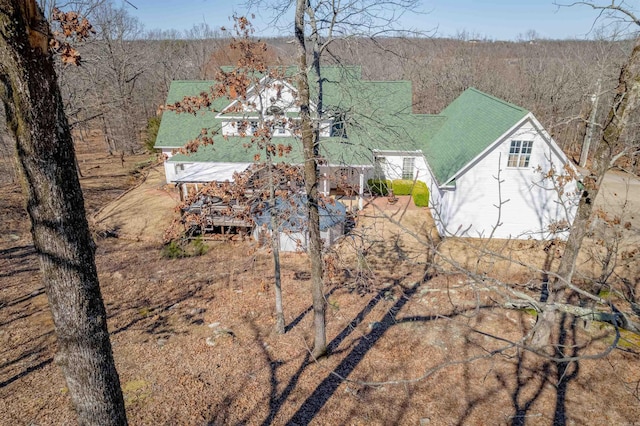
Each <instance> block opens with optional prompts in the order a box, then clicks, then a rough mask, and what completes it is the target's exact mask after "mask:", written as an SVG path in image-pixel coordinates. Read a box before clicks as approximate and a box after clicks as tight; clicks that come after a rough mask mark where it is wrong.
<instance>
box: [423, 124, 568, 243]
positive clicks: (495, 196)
mask: <svg viewBox="0 0 640 426" xmlns="http://www.w3.org/2000/svg"><path fill="white" fill-rule="evenodd" d="M536 124H537V122H536ZM545 136H546V135H543V134H542V133H540V132H538V131H537V130H536V127H535V126H534V122H533V121H532V120H527V121H525V122H524V123H523V124H522V125H521V126H520V127H519V128H517V129H516V130H515V131H513V132H511V133H510V134H508V135H505V136H504V137H503V138H501V139H500V141H499V143H498V144H497V145H494V147H493V148H492V149H491V150H490V151H488V152H486V153H485V155H483V156H481V158H479V159H476V161H475V162H474V163H472V164H471V165H470V166H469V167H467V168H466V170H464V171H463V172H462V173H461V174H459V175H458V177H457V179H456V181H455V189H454V190H451V191H444V192H443V193H442V195H443V197H442V200H441V202H440V203H439V206H437V209H438V210H439V211H438V212H437V213H438V214H439V216H440V217H441V219H442V222H443V224H445V225H446V230H445V229H441V233H443V234H444V235H451V234H455V235H463V236H468V237H479V236H483V237H488V236H490V235H491V234H492V232H493V237H495V238H519V239H523V238H537V239H544V238H547V237H548V236H549V233H548V229H549V225H550V224H551V223H553V222H555V221H557V220H559V219H567V220H568V221H569V222H572V220H573V215H574V213H575V205H574V204H573V203H570V202H568V201H567V202H564V203H563V202H561V201H560V200H559V197H558V193H557V191H555V190H554V189H553V184H552V183H551V182H550V181H549V180H544V181H543V180H542V174H541V173H540V172H539V171H536V169H537V168H538V166H539V167H540V168H541V169H542V170H544V171H548V170H549V169H550V168H551V164H552V163H553V165H554V166H555V169H556V170H558V171H562V166H563V165H564V164H565V162H566V158H565V157H564V155H563V154H560V153H559V152H556V151H559V149H557V146H556V145H555V143H554V142H552V141H550V139H549V140H547V138H546V137H545ZM512 140H532V141H533V148H532V152H531V158H530V161H529V165H528V167H522V168H513V167H507V160H508V157H509V147H510V144H511V141H512ZM554 148H556V149H557V150H555V149H554ZM498 177H499V179H500V183H499V182H498ZM569 190H570V191H574V190H575V183H570V184H569ZM435 198H436V197H434V196H432V200H434V201H435ZM565 206H566V207H568V211H567V210H566V209H565ZM434 217H435V215H434ZM494 228H495V230H494ZM442 231H445V232H442Z"/></svg>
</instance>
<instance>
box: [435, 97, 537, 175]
mask: <svg viewBox="0 0 640 426" xmlns="http://www.w3.org/2000/svg"><path fill="white" fill-rule="evenodd" d="M528 113H529V111H527V110H525V109H523V108H520V107H518V106H516V105H513V104H510V103H508V102H505V101H503V100H501V99H498V98H495V97H493V96H490V95H487V94H486V93H483V92H481V91H479V90H476V89H474V88H470V89H467V90H465V91H464V92H463V93H462V94H461V95H460V96H459V97H458V98H457V99H456V100H454V101H453V102H452V103H451V104H450V105H449V106H448V107H447V108H445V109H444V111H442V113H441V114H440V116H441V117H444V121H443V122H442V123H441V125H440V126H439V129H438V130H437V131H436V132H435V133H434V134H432V135H430V137H428V138H426V139H425V141H424V147H423V152H424V154H425V157H426V158H427V162H428V163H429V166H430V167H431V170H432V171H433V173H434V174H435V176H436V179H437V180H438V182H439V183H440V184H446V183H448V182H449V181H450V180H451V179H452V178H453V177H454V175H455V174H456V173H457V172H458V171H459V170H460V169H462V168H463V167H464V166H465V165H466V164H468V163H469V162H470V161H471V160H473V159H474V158H476V157H477V156H478V155H479V154H480V153H481V152H482V151H484V150H485V149H486V148H488V147H489V146H490V145H491V144H492V143H493V142H495V141H496V140H497V139H498V138H499V137H500V136H502V135H503V134H504V133H505V132H506V131H507V130H509V129H510V128H511V127H513V126H514V125H515V124H516V123H518V122H519V121H520V120H522V119H523V118H524V117H525V116H526V115H527V114H528Z"/></svg>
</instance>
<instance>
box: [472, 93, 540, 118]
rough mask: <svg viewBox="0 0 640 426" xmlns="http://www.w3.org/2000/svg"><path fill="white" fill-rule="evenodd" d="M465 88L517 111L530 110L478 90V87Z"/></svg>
mask: <svg viewBox="0 0 640 426" xmlns="http://www.w3.org/2000/svg"><path fill="white" fill-rule="evenodd" d="M467 90H471V91H473V92H475V93H477V94H479V95H482V96H485V97H487V98H489V99H491V100H494V101H496V102H500V103H501V104H503V105H506V106H508V107H510V108H513V109H517V110H519V111H524V112H530V111H529V110H528V109H526V108H523V107H521V106H518V105H516V104H513V103H511V102H507V101H505V100H504V99H500V98H497V97H495V96H493V95H490V94H488V93H485V92H483V91H482V90H478V89H476V88H475V87H469V88H468V89H467Z"/></svg>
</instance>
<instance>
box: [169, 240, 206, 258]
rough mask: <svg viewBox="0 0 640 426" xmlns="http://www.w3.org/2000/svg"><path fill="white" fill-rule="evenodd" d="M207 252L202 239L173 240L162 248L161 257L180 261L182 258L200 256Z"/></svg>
mask: <svg viewBox="0 0 640 426" xmlns="http://www.w3.org/2000/svg"><path fill="white" fill-rule="evenodd" d="M208 250H209V246H207V245H206V244H205V243H204V240H203V239H202V237H196V238H195V239H193V240H190V241H188V240H179V241H178V240H174V241H171V242H170V243H169V244H166V245H165V246H164V247H163V248H162V257H164V258H166V259H181V258H183V257H192V256H202V255H203V254H205V253H206V252H207V251H208Z"/></svg>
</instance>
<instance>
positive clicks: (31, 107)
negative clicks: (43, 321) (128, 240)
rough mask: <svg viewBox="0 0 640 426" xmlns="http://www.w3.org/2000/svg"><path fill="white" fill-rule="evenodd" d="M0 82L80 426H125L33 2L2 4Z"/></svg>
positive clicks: (69, 148)
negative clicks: (83, 425)
mask: <svg viewBox="0 0 640 426" xmlns="http://www.w3.org/2000/svg"><path fill="white" fill-rule="evenodd" d="M0 22H1V23H2V24H1V26H2V28H3V30H2V35H1V36H0V58H1V61H0V79H1V81H2V85H1V95H2V100H3V102H4V107H5V111H6V115H7V122H8V125H9V128H10V129H11V132H12V133H13V135H14V136H15V141H16V147H17V156H18V162H19V164H20V169H21V171H22V175H23V177H24V181H23V182H24V190H25V193H26V196H27V210H28V213H29V217H30V219H31V223H32V228H31V232H32V236H33V242H34V246H35V248H36V251H37V253H38V256H39V260H40V268H41V271H42V275H43V281H44V286H45V290H46V293H47V296H48V299H49V306H50V308H51V313H52V315H53V321H54V324H55V329H56V334H57V338H58V351H57V355H56V361H57V363H58V365H59V366H60V367H61V369H62V371H63V374H64V376H65V379H66V381H67V386H68V388H69V393H70V395H71V400H72V402H73V405H74V408H75V410H76V411H77V413H78V421H79V423H80V424H86V425H122V424H126V423H127V420H126V415H125V409H124V400H123V397H122V391H121V389H120V381H119V378H118V374H117V372H116V369H115V364H114V360H113V354H112V350H111V344H110V342H109V333H108V330H107V315H106V312H105V308H104V304H103V302H102V296H101V294H100V286H99V283H98V276H97V272H96V266H95V259H94V252H95V246H94V243H93V240H92V239H91V234H90V232H89V226H88V224H87V220H86V216H85V209H84V201H83V196H82V190H81V189H80V183H79V181H78V173H77V170H76V165H75V154H74V147H73V142H72V139H71V133H70V130H69V126H68V123H67V120H66V117H65V114H64V111H63V106H62V98H61V96H60V91H59V88H58V85H57V81H56V74H55V71H54V64H53V59H52V57H51V54H50V52H49V39H50V38H49V37H50V33H49V26H48V23H47V21H46V20H45V19H44V16H43V15H42V12H41V10H40V9H39V8H38V6H37V5H36V2H35V0H28V1H9V0H4V1H2V2H0Z"/></svg>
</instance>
